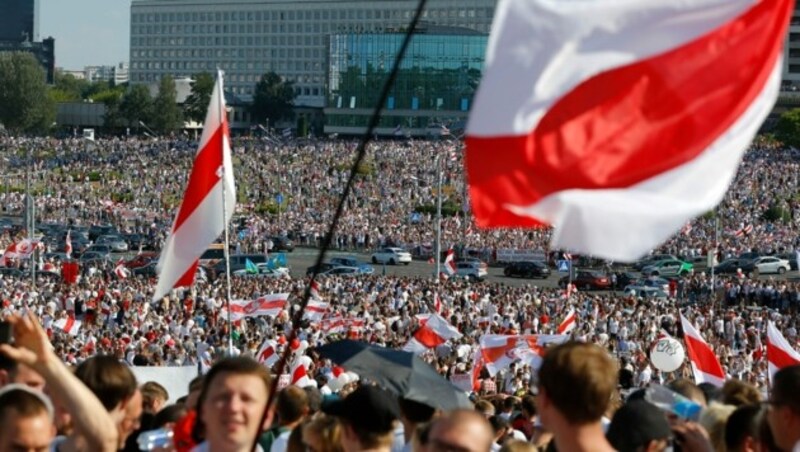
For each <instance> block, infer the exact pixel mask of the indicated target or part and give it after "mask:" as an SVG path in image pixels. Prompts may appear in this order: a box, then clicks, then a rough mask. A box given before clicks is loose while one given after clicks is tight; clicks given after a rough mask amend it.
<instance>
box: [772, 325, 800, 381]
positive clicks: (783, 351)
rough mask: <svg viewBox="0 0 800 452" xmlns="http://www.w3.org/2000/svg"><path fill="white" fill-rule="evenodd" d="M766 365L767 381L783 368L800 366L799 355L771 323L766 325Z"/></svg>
mask: <svg viewBox="0 0 800 452" xmlns="http://www.w3.org/2000/svg"><path fill="white" fill-rule="evenodd" d="M767 363H768V367H769V381H770V382H772V376H773V375H775V372H777V371H779V370H781V369H783V368H784V367H790V366H797V365H799V364H800V353H797V352H796V351H795V350H794V348H792V346H791V345H789V341H787V340H786V338H785V337H783V334H781V332H780V331H778V328H776V327H775V324H774V323H772V322H769V323H767Z"/></svg>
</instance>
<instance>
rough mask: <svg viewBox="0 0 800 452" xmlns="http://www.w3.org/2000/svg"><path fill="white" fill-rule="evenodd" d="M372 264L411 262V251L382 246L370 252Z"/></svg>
mask: <svg viewBox="0 0 800 452" xmlns="http://www.w3.org/2000/svg"><path fill="white" fill-rule="evenodd" d="M372 263H373V264H390V265H397V264H405V265H408V264H410V263H411V253H409V252H408V251H406V250H404V249H402V248H382V249H380V250H378V251H376V252H374V253H373V254H372Z"/></svg>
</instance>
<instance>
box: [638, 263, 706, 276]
mask: <svg viewBox="0 0 800 452" xmlns="http://www.w3.org/2000/svg"><path fill="white" fill-rule="evenodd" d="M692 270H694V265H692V264H691V263H690V262H684V261H681V260H678V259H664V260H660V261H656V262H654V263H652V264H651V265H648V266H647V267H644V268H643V269H642V274H643V275H646V276H664V277H674V276H683V275H687V274H689V273H691V272H692Z"/></svg>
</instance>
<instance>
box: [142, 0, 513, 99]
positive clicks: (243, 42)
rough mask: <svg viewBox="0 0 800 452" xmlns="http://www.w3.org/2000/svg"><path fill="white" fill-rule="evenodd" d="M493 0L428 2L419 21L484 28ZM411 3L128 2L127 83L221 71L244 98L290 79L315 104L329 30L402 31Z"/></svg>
mask: <svg viewBox="0 0 800 452" xmlns="http://www.w3.org/2000/svg"><path fill="white" fill-rule="evenodd" d="M496 1H497V0H430V1H429V2H428V6H427V8H426V11H425V12H424V14H423V18H422V19H423V21H425V22H426V23H427V24H430V25H440V26H450V27H464V28H468V29H471V30H474V31H478V32H481V33H488V32H489V28H490V26H491V21H492V17H493V15H494V8H495V5H496ZM416 5H417V1H416V0H393V1H387V0H271V1H266V0H231V1H226V2H219V1H218V0H133V3H132V4H131V42H130V44H131V46H130V47H131V54H130V80H131V82H132V83H150V82H153V81H156V80H158V79H159V78H160V77H161V76H162V75H164V74H170V75H173V76H176V77H179V76H191V75H193V74H196V73H198V72H203V71H208V72H213V71H214V70H215V69H216V68H217V67H219V68H221V69H223V70H224V71H225V73H226V85H227V86H228V87H229V88H230V90H231V92H232V93H233V94H235V95H236V96H237V97H239V98H240V99H243V100H247V99H250V98H251V96H252V94H253V91H254V88H255V85H256V83H257V82H258V80H259V78H260V77H261V75H263V74H264V73H266V72H269V71H274V72H276V73H278V74H279V75H281V76H282V77H284V79H285V80H288V81H291V82H293V84H294V86H295V90H296V93H297V97H296V99H295V105H296V106H298V107H310V108H313V109H322V108H323V107H324V106H325V104H326V95H327V92H328V89H329V88H328V79H327V77H328V74H327V72H328V69H329V65H328V56H329V52H330V37H331V35H340V34H352V33H383V32H387V31H392V30H394V31H398V30H402V29H403V28H404V27H406V26H407V25H408V23H409V22H410V21H411V18H412V17H413V13H414V9H415V7H416Z"/></svg>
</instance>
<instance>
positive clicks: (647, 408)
mask: <svg viewBox="0 0 800 452" xmlns="http://www.w3.org/2000/svg"><path fill="white" fill-rule="evenodd" d="M670 436H671V431H670V428H669V423H668V422H667V417H666V416H665V415H664V412H663V411H661V410H660V409H659V408H657V407H656V406H655V405H653V404H651V403H648V402H645V401H644V400H634V401H632V402H628V403H627V404H625V405H623V406H622V407H621V408H620V409H618V410H617V412H616V413H614V417H613V418H612V419H611V424H610V425H609V427H608V433H606V438H608V442H610V443H611V445H612V446H614V448H615V449H616V450H617V451H618V452H638V451H647V452H654V451H663V450H665V449H666V448H667V446H668V445H669V439H670Z"/></svg>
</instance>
